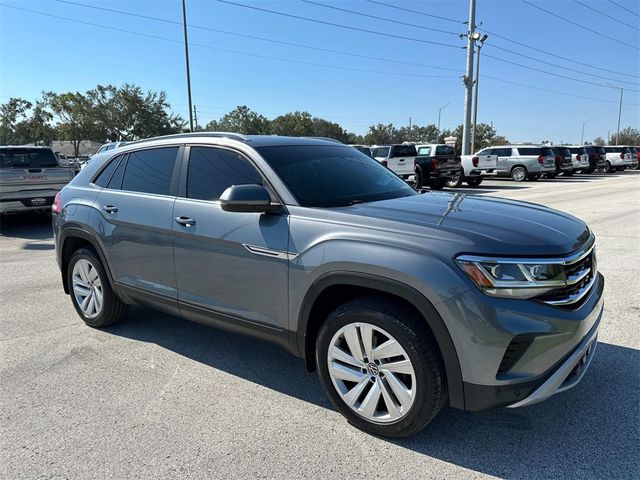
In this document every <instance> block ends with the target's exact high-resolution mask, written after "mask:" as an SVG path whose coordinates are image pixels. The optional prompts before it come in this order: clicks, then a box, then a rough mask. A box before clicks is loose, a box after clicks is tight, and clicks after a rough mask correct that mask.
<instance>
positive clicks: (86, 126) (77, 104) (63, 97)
mask: <svg viewBox="0 0 640 480" xmlns="http://www.w3.org/2000/svg"><path fill="white" fill-rule="evenodd" d="M43 99H44V102H45V103H46V105H47V106H49V107H50V108H51V111H52V112H53V114H54V115H55V116H56V117H57V118H58V119H59V120H60V121H59V123H58V125H57V130H58V133H59V134H60V136H61V139H62V140H68V141H70V142H71V144H72V145H73V151H74V155H75V156H78V155H79V149H80V143H81V142H82V141H83V140H91V139H95V138H96V128H95V125H94V120H95V117H94V115H93V113H94V112H93V105H92V104H91V101H90V100H89V99H88V98H87V96H86V95H83V94H82V93H80V92H75V93H72V92H68V93H54V92H45V93H44V94H43Z"/></svg>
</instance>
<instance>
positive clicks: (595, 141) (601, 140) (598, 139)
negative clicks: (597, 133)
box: [593, 137, 607, 146]
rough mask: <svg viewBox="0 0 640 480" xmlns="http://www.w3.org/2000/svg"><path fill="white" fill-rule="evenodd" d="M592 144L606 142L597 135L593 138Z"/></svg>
mask: <svg viewBox="0 0 640 480" xmlns="http://www.w3.org/2000/svg"><path fill="white" fill-rule="evenodd" d="M593 144H594V145H601V146H602V145H606V144H607V143H606V142H605V141H604V138H602V137H597V138H595V139H594V140H593Z"/></svg>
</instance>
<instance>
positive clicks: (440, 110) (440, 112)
mask: <svg viewBox="0 0 640 480" xmlns="http://www.w3.org/2000/svg"><path fill="white" fill-rule="evenodd" d="M449 105H451V102H449V103H447V104H446V105H443V106H441V107H440V108H439V109H438V133H440V115H441V114H442V110H444V109H445V108H446V107H448V106H449Z"/></svg>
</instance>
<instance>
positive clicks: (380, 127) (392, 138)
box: [364, 123, 402, 145]
mask: <svg viewBox="0 0 640 480" xmlns="http://www.w3.org/2000/svg"><path fill="white" fill-rule="evenodd" d="M401 138H402V137H401V136H400V131H399V130H398V129H397V128H396V127H395V126H394V125H393V124H392V123H389V124H388V125H384V124H382V123H378V124H377V125H371V126H370V127H369V131H368V132H367V134H366V135H365V136H364V141H365V143H368V144H369V145H385V144H388V143H399V142H401V141H402V140H401Z"/></svg>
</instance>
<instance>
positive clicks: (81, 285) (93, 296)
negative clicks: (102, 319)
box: [71, 258, 104, 318]
mask: <svg viewBox="0 0 640 480" xmlns="http://www.w3.org/2000/svg"><path fill="white" fill-rule="evenodd" d="M71 280H72V283H73V295H74V297H75V299H76V303H77V304H78V307H79V308H80V310H82V313H83V314H84V315H85V316H86V317H87V318H95V317H97V316H98V315H100V312H101V311H102V303H103V295H104V292H103V290H102V281H101V280H100V276H99V275H98V270H97V269H96V267H94V266H93V265H92V264H91V262H90V261H89V260H86V259H84V258H81V259H80V260H78V261H77V262H76V264H75V265H74V266H73V272H72V274H71Z"/></svg>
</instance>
